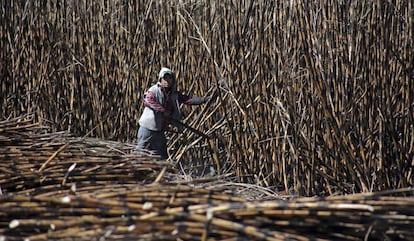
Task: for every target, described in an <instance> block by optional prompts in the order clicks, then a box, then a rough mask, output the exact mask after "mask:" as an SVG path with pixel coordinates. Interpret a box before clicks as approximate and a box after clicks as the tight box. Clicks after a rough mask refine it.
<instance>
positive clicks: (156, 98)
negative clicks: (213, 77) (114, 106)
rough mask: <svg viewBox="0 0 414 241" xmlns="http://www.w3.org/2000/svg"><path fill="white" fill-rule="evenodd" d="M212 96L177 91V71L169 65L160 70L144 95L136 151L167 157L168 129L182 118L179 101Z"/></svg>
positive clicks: (195, 101)
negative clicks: (195, 95) (146, 151)
mask: <svg viewBox="0 0 414 241" xmlns="http://www.w3.org/2000/svg"><path fill="white" fill-rule="evenodd" d="M208 99H209V97H191V96H189V95H185V94H182V93H180V92H178V91H177V81H176V78H175V74H174V72H173V71H172V70H171V69H169V68H166V67H163V68H161V70H160V72H159V73H158V82H157V83H156V84H155V85H153V86H151V87H150V88H149V89H148V91H147V92H146V93H145V94H144V111H143V112H142V115H141V117H140V119H139V125H140V127H139V130H138V143H137V146H136V150H135V151H134V152H135V153H139V152H140V151H141V150H143V149H148V150H150V151H152V152H153V153H154V154H156V155H160V156H161V159H167V158H168V153H167V140H166V138H165V130H166V129H167V127H168V125H169V124H170V123H171V121H172V120H174V122H177V121H178V122H179V121H180V119H181V111H180V106H179V105H180V104H181V103H184V104H187V105H201V104H204V103H206V102H207V101H208Z"/></svg>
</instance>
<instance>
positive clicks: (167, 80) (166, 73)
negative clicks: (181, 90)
mask: <svg viewBox="0 0 414 241" xmlns="http://www.w3.org/2000/svg"><path fill="white" fill-rule="evenodd" d="M158 81H159V82H160V83H161V85H162V86H163V87H164V88H166V89H170V88H172V86H173V85H174V82H175V76H174V72H173V71H172V70H171V69H169V68H166V67H163V68H162V69H161V70H160V72H159V73H158Z"/></svg>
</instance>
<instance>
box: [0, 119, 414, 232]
mask: <svg viewBox="0 0 414 241" xmlns="http://www.w3.org/2000/svg"><path fill="white" fill-rule="evenodd" d="M48 131H49V130H48V129H47V128H45V127H42V126H41V124H39V123H34V122H33V121H32V120H31V119H20V120H19V119H15V120H10V121H4V122H1V123H0V144H1V147H2V148H1V151H0V160H1V163H0V185H1V188H2V195H1V196H0V240H23V239H26V240H364V239H366V240H410V239H412V237H414V198H413V196H414V189H410V188H407V189H400V190H393V191H388V192H387V191H386V192H383V193H370V194H355V195H347V196H332V197H325V198H289V199H282V198H279V199H277V198H276V197H273V200H266V201H263V200H255V201H250V200H247V199H246V198H243V197H240V196H238V194H239V192H238V191H239V190H237V189H235V188H234V186H237V187H238V188H239V189H240V187H241V186H242V185H239V186H238V185H234V186H232V185H223V182H222V183H221V184H220V185H217V183H210V184H209V183H207V182H208V181H211V180H214V178H211V179H204V181H203V180H201V181H200V180H193V181H181V182H180V181H177V180H173V178H171V176H172V175H174V173H175V170H174V168H173V167H172V166H170V165H169V164H168V162H161V161H158V160H156V158H154V157H152V156H150V155H131V154H129V153H130V150H131V147H130V146H128V145H125V144H120V143H116V142H108V141H102V140H96V139H86V138H76V137H71V136H70V135H68V134H67V133H63V132H59V133H55V132H51V133H50V132H48ZM164 167H167V168H166V169H165V171H166V174H163V175H160V173H161V174H162V173H163V171H162V170H163V168H164ZM166 177H168V178H166ZM162 178H164V179H162ZM166 179H168V180H169V181H167V180H166ZM163 180H164V181H163ZM216 180H217V179H216ZM221 181H223V180H221ZM252 193H253V192H252Z"/></svg>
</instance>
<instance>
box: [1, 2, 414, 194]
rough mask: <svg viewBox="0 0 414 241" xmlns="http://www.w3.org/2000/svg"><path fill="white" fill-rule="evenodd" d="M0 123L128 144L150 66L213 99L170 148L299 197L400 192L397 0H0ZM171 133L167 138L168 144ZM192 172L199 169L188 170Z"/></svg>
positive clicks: (188, 159) (408, 126)
mask: <svg viewBox="0 0 414 241" xmlns="http://www.w3.org/2000/svg"><path fill="white" fill-rule="evenodd" d="M0 11H1V12H0V18H1V19H0V20H1V22H2V24H1V26H0V33H1V36H0V49H1V50H2V51H1V53H0V61H1V66H2V68H1V70H0V78H1V84H0V91H1V96H2V97H1V98H0V115H1V118H2V119H7V118H9V117H17V116H19V115H21V114H25V113H36V114H37V116H38V117H39V118H43V119H47V120H50V121H51V122H52V123H53V124H54V130H56V131H61V130H69V131H70V132H72V133H74V134H77V135H79V136H83V135H85V134H86V133H90V134H91V135H92V136H93V137H101V138H105V139H113V140H122V141H132V140H133V139H134V137H135V134H136V132H137V120H138V118H139V115H140V113H141V110H142V107H141V104H142V94H143V92H144V91H145V89H147V88H148V87H149V85H150V84H151V83H152V82H153V81H154V80H155V77H156V73H157V71H158V69H159V68H160V67H161V66H164V65H167V66H170V67H171V68H173V69H174V70H175V71H176V72H177V75H178V77H179V79H180V84H179V87H180V89H182V90H185V92H187V93H191V94H195V95H202V94H204V93H206V92H209V93H216V94H217V95H218V98H217V99H214V100H212V101H211V103H209V104H208V105H207V106H205V107H203V108H201V109H200V108H194V109H193V108H186V109H185V114H186V117H187V118H186V122H187V123H189V124H190V125H191V126H193V127H195V128H198V129H200V130H202V131H204V132H206V133H209V134H210V135H211V136H212V137H213V139H212V140H211V141H210V142H208V141H206V140H204V139H200V140H198V139H197V138H198V137H197V136H195V135H194V134H191V133H189V132H184V133H183V134H181V135H177V134H170V136H171V137H172V139H171V141H170V152H171V154H172V155H173V157H174V158H175V159H176V160H177V162H180V163H181V164H182V165H183V166H184V168H185V171H186V172H189V171H192V170H194V169H195V167H192V165H198V163H200V165H201V166H207V167H208V169H210V168H209V167H210V166H212V167H213V168H214V169H215V171H216V172H220V173H235V175H236V177H237V178H238V181H242V182H247V183H255V184H259V185H262V186H269V187H272V188H274V189H279V190H284V191H285V192H286V193H295V194H299V195H314V194H318V195H330V194H335V193H353V192H368V191H377V190H387V189H394V188H403V187H408V186H412V185H413V175H412V166H413V159H414V149H413V146H414V137H413V136H414V132H413V123H414V116H413V113H414V105H413V103H414V100H413V94H414V91H413V90H414V86H413V75H414V74H413V65H412V63H414V61H413V56H414V55H413V49H414V44H413V41H414V40H413V39H414V36H413V29H414V21H413V14H412V12H413V5H412V3H411V2H410V1H402V0H395V1H386V2H384V1H331V0H329V1H312V2H308V1H299V0H296V1H280V2H275V1H270V0H261V1H246V0H242V1H231V2H220V1H213V2H211V1H210V2H208V1H175V0H174V1H167V2H165V1H133V2H126V1H117V0H112V1H109V0H108V1H93V2H90V1H77V2H76V3H75V1H65V2H63V3H62V2H58V1H53V0H49V1H40V2H39V1H24V2H18V3H16V2H12V1H2V3H1V8H0ZM177 136H179V137H180V139H179V140H178V141H176V140H175V137H177ZM201 169H203V168H201Z"/></svg>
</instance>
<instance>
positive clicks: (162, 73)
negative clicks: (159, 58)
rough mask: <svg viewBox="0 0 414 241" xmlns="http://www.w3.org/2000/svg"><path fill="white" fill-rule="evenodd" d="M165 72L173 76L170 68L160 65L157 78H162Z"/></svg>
mask: <svg viewBox="0 0 414 241" xmlns="http://www.w3.org/2000/svg"><path fill="white" fill-rule="evenodd" d="M166 74H169V75H172V76H174V72H173V71H172V70H171V69H169V68H166V67H162V68H161V70H160V72H159V73H158V80H160V79H162V78H164V76H165V75H166Z"/></svg>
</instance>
